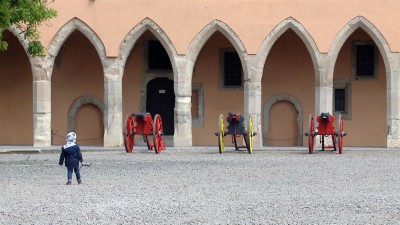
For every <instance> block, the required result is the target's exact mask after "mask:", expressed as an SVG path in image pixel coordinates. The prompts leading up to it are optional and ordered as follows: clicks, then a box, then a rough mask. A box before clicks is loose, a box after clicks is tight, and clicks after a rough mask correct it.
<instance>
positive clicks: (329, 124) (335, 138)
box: [304, 113, 347, 154]
mask: <svg viewBox="0 0 400 225" xmlns="http://www.w3.org/2000/svg"><path fill="white" fill-rule="evenodd" d="M316 120H317V122H318V126H317V129H315V127H314V118H313V116H312V115H310V116H309V120H308V122H309V130H308V131H307V132H306V133H305V134H304V135H305V136H307V137H308V150H309V153H310V154H313V153H314V147H315V139H316V137H317V136H319V137H320V143H321V146H322V151H324V150H325V149H333V150H335V151H339V154H343V140H344V137H345V136H346V135H347V133H346V132H345V131H344V130H343V118H342V115H341V114H340V115H339V118H338V121H337V123H338V130H337V131H335V127H334V126H333V124H334V122H335V117H333V116H332V115H330V114H329V113H321V115H320V116H318V117H317V119H316ZM327 137H331V139H332V145H325V142H326V140H325V138H327Z"/></svg>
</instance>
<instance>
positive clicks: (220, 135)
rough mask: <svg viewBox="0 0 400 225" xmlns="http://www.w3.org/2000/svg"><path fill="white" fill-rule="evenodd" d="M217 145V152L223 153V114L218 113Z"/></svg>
mask: <svg viewBox="0 0 400 225" xmlns="http://www.w3.org/2000/svg"><path fill="white" fill-rule="evenodd" d="M218 147H219V153H224V147H225V146H224V115H222V114H219V118H218Z"/></svg>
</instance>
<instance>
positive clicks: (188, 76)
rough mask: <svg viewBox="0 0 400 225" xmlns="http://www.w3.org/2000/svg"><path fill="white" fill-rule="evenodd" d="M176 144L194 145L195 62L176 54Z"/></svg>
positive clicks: (178, 145)
mask: <svg viewBox="0 0 400 225" xmlns="http://www.w3.org/2000/svg"><path fill="white" fill-rule="evenodd" d="M175 62H176V71H175V73H176V74H175V75H174V90H175V109H174V127H175V132H174V146H175V147H191V146H192V73H193V65H194V62H192V61H190V60H187V59H186V58H184V57H183V56H176V58H175Z"/></svg>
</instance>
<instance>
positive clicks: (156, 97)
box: [146, 78, 175, 135]
mask: <svg viewBox="0 0 400 225" xmlns="http://www.w3.org/2000/svg"><path fill="white" fill-rule="evenodd" d="M174 108H175V93H174V82H173V81H172V80H170V79H168V78H155V79H153V80H151V81H150V82H149V83H148V84H147V97H146V112H149V113H151V116H152V117H153V118H154V115H155V114H160V116H161V119H162V122H163V128H164V134H165V135H173V134H174Z"/></svg>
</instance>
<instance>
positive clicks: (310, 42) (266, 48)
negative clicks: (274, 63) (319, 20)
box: [257, 17, 320, 81]
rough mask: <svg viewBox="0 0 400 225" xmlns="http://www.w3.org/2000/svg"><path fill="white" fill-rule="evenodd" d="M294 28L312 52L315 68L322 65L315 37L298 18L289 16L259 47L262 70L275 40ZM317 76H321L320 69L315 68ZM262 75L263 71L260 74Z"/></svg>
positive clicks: (258, 66) (259, 65)
mask: <svg viewBox="0 0 400 225" xmlns="http://www.w3.org/2000/svg"><path fill="white" fill-rule="evenodd" d="M289 29H292V30H293V31H294V32H295V33H296V34H297V35H298V36H299V37H300V39H301V40H302V41H303V43H304V44H305V46H306V48H307V50H308V52H309V53H310V56H311V60H312V62H313V64H314V68H318V65H320V62H319V61H320V57H319V54H320V53H319V50H318V47H317V45H316V44H315V41H314V39H313V38H312V37H311V35H310V34H309V33H308V31H307V30H306V29H305V28H304V27H303V25H302V24H301V23H299V22H298V21H297V20H295V19H294V18H292V17H289V18H287V19H285V20H283V21H282V22H281V23H279V24H278V25H277V26H276V27H275V28H274V29H273V30H272V31H271V32H270V33H269V34H268V36H267V37H266V38H265V39H264V41H263V42H262V44H261V45H260V48H259V49H258V52H257V56H258V62H257V68H260V69H261V71H263V68H264V65H265V61H266V59H267V56H268V54H269V52H270V51H271V48H272V46H273V45H274V44H275V42H276V41H277V40H278V39H279V37H280V36H281V35H282V34H284V33H285V32H286V31H287V30H289ZM315 73H316V74H315V76H316V79H317V78H319V71H318V70H315ZM260 76H262V73H261V74H260ZM261 78H262V77H258V79H259V80H258V81H261Z"/></svg>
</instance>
